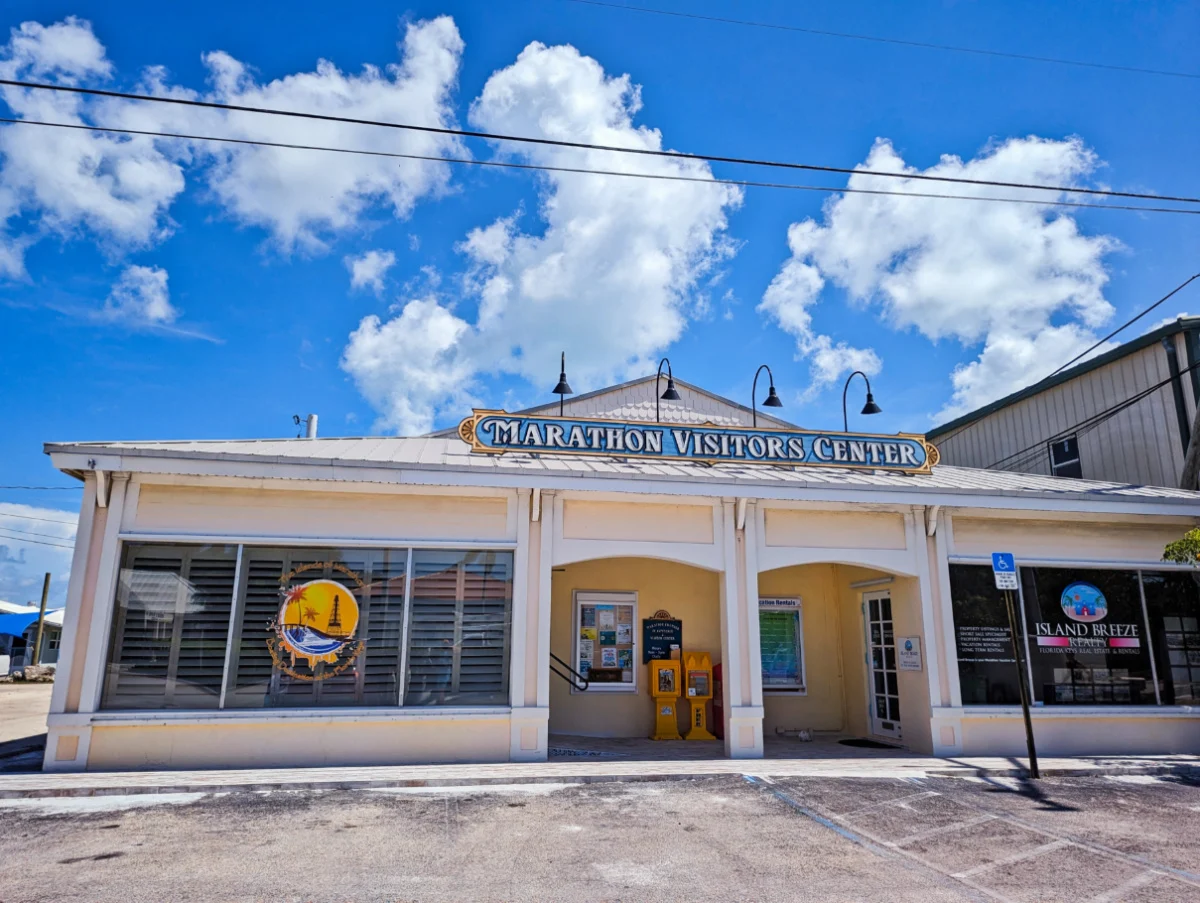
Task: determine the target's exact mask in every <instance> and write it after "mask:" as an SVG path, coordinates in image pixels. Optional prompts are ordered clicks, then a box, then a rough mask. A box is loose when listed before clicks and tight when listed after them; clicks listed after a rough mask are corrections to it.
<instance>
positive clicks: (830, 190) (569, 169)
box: [0, 117, 1200, 216]
mask: <svg viewBox="0 0 1200 903" xmlns="http://www.w3.org/2000/svg"><path fill="white" fill-rule="evenodd" d="M5 123H6V124H9V125H36V126H44V127H47V128H62V129H78V130H83V131H89V132H111V133H113V134H118V135H139V136H143V137H149V138H170V139H183V140H188V141H213V142H218V143H224V144H238V145H250V146H254V147H270V148H282V149H289V150H304V151H323V152H327V153H335V154H361V155H364V156H370V157H392V158H397V159H402V160H425V161H429V162H434V163H455V164H460V165H466V166H481V167H497V168H501V169H517V170H534V171H538V172H563V173H577V174H583V175H599V176H616V177H621V178H631V179H651V180H660V181H667V182H695V183H699V184H703V185H732V186H736V187H740V188H772V189H786V190H792V191H815V192H820V193H823V194H865V195H882V196H886V197H909V198H928V199H934V200H949V201H987V202H991V203H998V204H1032V205H1035V206H1039V207H1071V208H1090V209H1095V210H1125V211H1136V212H1141V213H1180V214H1185V215H1190V216H1196V215H1200V208H1197V209H1196V210H1187V209H1184V208H1182V207H1149V206H1146V205H1143V204H1092V203H1088V202H1086V201H1052V200H1039V199H1038V198H1006V197H989V196H982V195H971V194H935V193H931V192H922V191H888V190H886V189H882V188H850V187H839V186H824V185H797V184H795V183H792V182H760V181H752V180H747V179H718V178H716V177H712V176H709V177H705V176H684V175H671V174H668V173H643V172H624V171H621V170H612V169H593V168H586V167H574V166H549V165H545V164H540V163H513V162H510V161H504V160H473V159H470V158H465V157H440V156H435V155H431V154H405V153H400V152H399V151H378V150H368V149H365V148H346V147H330V146H328V145H319V144H296V143H293V142H286V141H261V140H258V139H253V138H229V137H223V136H214V135H193V134H187V133H183V132H156V131H151V130H148V129H126V128H116V127H112V126H100V125H88V124H86V123H78V122H46V121H44V120H39V119H16V118H11V117H0V124H5Z"/></svg>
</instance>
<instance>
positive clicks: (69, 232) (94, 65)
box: [0, 16, 466, 277]
mask: <svg viewBox="0 0 1200 903" xmlns="http://www.w3.org/2000/svg"><path fill="white" fill-rule="evenodd" d="M399 49H400V53H401V59H400V61H399V62H398V63H395V64H392V65H389V66H387V67H385V68H384V69H380V68H378V67H376V66H365V67H363V69H362V70H361V71H360V72H359V73H358V74H347V73H343V72H342V71H340V70H339V69H338V68H337V67H336V66H334V65H333V64H332V63H330V62H328V61H326V60H321V61H318V63H317V65H316V68H315V70H314V71H311V72H298V73H294V74H291V75H287V76H284V77H282V78H278V79H275V80H273V81H270V82H267V83H265V84H259V83H258V82H257V81H256V80H255V78H254V77H253V75H252V73H251V69H250V67H249V66H248V65H247V64H245V63H243V62H241V61H239V60H236V59H234V58H233V57H232V56H230V55H229V54H228V53H225V52H223V51H219V50H218V51H214V52H212V53H209V54H207V55H205V57H204V63H205V65H206V67H207V69H208V72H209V76H210V90H209V91H207V92H197V91H194V90H191V89H188V88H184V87H180V86H177V85H172V84H170V83H169V82H168V77H167V73H166V71H165V70H164V69H162V68H161V67H151V68H149V69H147V70H146V71H145V72H144V73H143V75H142V79H141V84H140V85H138V89H139V90H141V91H144V92H149V93H155V94H160V95H171V96H177V97H183V98H202V99H207V100H216V101H221V102H228V103H234V104H243V105H250V106H259V107H266V108H272V107H273V108H278V109H295V110H304V111H310V112H315V113H323V114H329V115H336V116H346V117H356V118H366V119H375V120H385V121H390V122H402V123H412V124H416V125H425V126H452V125H453V124H454V115H453V108H452V92H453V90H454V88H455V85H456V80H457V76H458V68H459V63H460V59H461V56H462V51H463V42H462V38H461V37H460V36H459V33H458V29H457V28H456V27H455V25H454V22H453V20H452V19H450V18H449V17H447V16H442V17H439V18H436V19H433V20H430V21H424V22H416V23H413V24H410V25H408V26H407V27H406V30H405V33H404V37H403V40H402V42H401V44H400V48H399ZM0 75H2V76H3V77H6V78H33V79H41V80H53V81H58V82H61V83H65V84H74V83H78V82H80V81H83V80H86V81H87V82H88V83H89V84H98V83H102V82H103V81H104V80H105V79H108V78H110V77H111V76H112V75H113V66H112V64H111V62H110V61H109V60H108V59H107V57H106V53H105V48H104V46H103V44H101V43H100V41H99V39H98V38H97V37H96V35H95V34H94V33H93V31H92V26H91V24H90V23H88V22H86V21H83V20H80V19H75V18H68V19H65V20H64V21H62V22H59V23H56V24H54V25H49V26H44V25H41V24H39V23H37V22H26V23H24V24H22V25H20V26H19V27H18V28H15V29H13V30H12V36H11V39H10V41H9V42H8V43H7V44H6V45H4V46H3V47H0ZM0 97H2V98H3V100H4V102H5V103H6V104H7V105H8V106H9V108H10V110H11V112H12V114H13V115H15V116H17V117H19V118H25V119H38V120H47V121H52V122H62V123H72V124H100V125H112V126H115V127H120V128H131V129H144V130H149V131H171V132H183V133H189V134H201V135H203V134H208V135H220V136H226V137H233V138H240V139H250V140H267V141H275V142H293V143H299V144H311V145H329V146H336V147H353V148H362V149H367V150H387V151H398V152H401V153H411V154H419V155H426V156H440V155H444V154H446V153H449V152H453V153H454V154H455V155H458V156H462V155H465V153H466V152H465V150H464V149H463V148H462V147H461V146H460V144H459V142H458V141H457V140H456V139H454V138H453V137H450V136H443V135H434V134H429V133H421V132H407V131H400V130H395V129H384V128H371V127H367V126H356V125H349V124H339V123H332V122H320V121H314V120H302V119H295V118H289V117H280V116H267V115H258V114H248V113H225V112H222V111H219V110H202V109H197V108H189V107H180V106H172V105H167V104H153V103H135V102H128V101H121V100H117V99H112V98H85V97H82V96H79V95H69V94H57V93H53V92H49V91H36V90H22V89H17V88H4V89H2V90H0ZM0 161H2V166H0V276H9V277H20V276H23V275H24V273H25V270H24V254H25V250H26V249H27V248H28V247H29V246H30V245H31V244H33V243H34V242H36V241H37V240H38V239H40V238H42V237H44V236H46V235H57V236H60V237H62V238H66V239H71V238H78V237H84V238H89V239H92V240H95V241H97V242H98V243H99V244H100V245H101V246H102V247H103V248H104V250H105V251H106V253H108V255H109V256H110V257H112V258H119V257H120V256H122V255H124V254H126V253H128V252H129V251H131V250H137V249H144V248H146V247H150V246H152V245H154V244H156V243H158V242H160V241H161V240H163V239H164V238H165V237H166V236H168V235H169V234H170V233H171V231H172V229H173V227H174V224H173V223H172V222H171V220H170V219H169V216H168V213H169V209H170V207H171V204H172V203H173V201H174V200H175V198H176V197H177V196H178V195H179V194H180V193H181V192H182V191H183V190H184V188H185V173H187V174H189V175H194V176H195V177H196V178H197V179H199V180H202V182H203V183H204V184H205V185H206V186H207V188H208V196H209V199H210V200H213V201H215V202H216V203H217V204H219V205H220V206H221V207H222V208H223V209H224V210H225V211H226V212H227V213H228V214H229V215H230V216H231V217H232V218H233V219H235V220H236V221H237V222H239V223H241V224H243V225H250V226H256V227H261V228H263V229H265V230H266V231H267V232H268V234H269V235H270V238H271V240H272V242H273V244H274V245H275V246H276V247H278V248H279V249H280V250H282V251H284V252H285V253H286V252H290V251H292V250H294V249H296V248H300V249H304V250H307V251H321V250H324V249H325V248H326V245H327V242H328V241H329V240H330V239H331V238H333V237H336V236H337V235H339V234H341V233H344V232H346V231H349V230H352V229H354V228H356V227H359V226H362V225H363V224H364V222H365V221H366V220H367V219H368V218H369V217H370V216H371V214H372V213H373V212H374V211H377V210H380V209H383V210H388V211H390V213H391V214H392V215H393V216H395V217H397V218H404V217H407V216H408V214H409V213H410V212H411V210H412V208H413V205H414V204H415V203H416V202H417V201H418V200H420V199H421V198H424V197H429V196H433V195H437V194H439V193H442V192H444V191H446V190H447V186H448V183H449V178H450V176H449V169H448V167H447V166H446V164H442V163H437V162H433V161H422V160H401V159H394V158H386V157H365V156H361V157H360V156H351V155H344V154H338V155H335V154H326V153H320V152H316V151H301V150H287V149H282V148H262V147H250V146H237V145H228V144H226V145H222V144H217V143H213V142H200V141H197V142H190V141H186V140H181V139H156V138H152V137H144V136H128V135H124V136H122V135H112V134H105V133H100V132H85V131H71V130H66V129H49V128H41V127H33V126H20V125H10V126H6V127H4V128H0ZM24 218H27V219H28V223H29V225H26V224H25V219H24Z"/></svg>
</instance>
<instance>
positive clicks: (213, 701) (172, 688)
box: [101, 544, 237, 709]
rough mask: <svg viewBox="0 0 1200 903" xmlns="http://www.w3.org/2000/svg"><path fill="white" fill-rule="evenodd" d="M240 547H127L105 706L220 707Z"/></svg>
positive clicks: (135, 545)
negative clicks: (238, 548)
mask: <svg viewBox="0 0 1200 903" xmlns="http://www.w3.org/2000/svg"><path fill="white" fill-rule="evenodd" d="M236 568H237V549H236V547H235V546H167V545H148V544H130V545H128V546H126V548H125V551H124V556H123V562H122V567H121V572H120V576H119V578H118V586H117V604H116V606H115V611H114V621H113V630H112V638H111V643H110V651H109V659H108V661H109V663H108V669H107V671H106V674H105V681H104V690H103V692H102V694H101V708H105V709H146V708H152V709H162V708H194V709H210V708H211V709H215V708H217V707H218V705H219V704H220V694H221V679H222V673H223V670H224V665H225V644H226V639H227V632H228V628H229V617H230V611H231V609H232V605H233V591H234V579H235V572H236Z"/></svg>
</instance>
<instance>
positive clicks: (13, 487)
mask: <svg viewBox="0 0 1200 903" xmlns="http://www.w3.org/2000/svg"><path fill="white" fill-rule="evenodd" d="M82 488H83V486H0V489H31V490H36V491H38V492H41V491H43V490H52V489H70V490H74V491H78V490H80V489H82Z"/></svg>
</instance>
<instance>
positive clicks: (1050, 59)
mask: <svg viewBox="0 0 1200 903" xmlns="http://www.w3.org/2000/svg"><path fill="white" fill-rule="evenodd" d="M567 2H568V3H577V4H580V5H583V6H602V7H606V8H608V9H623V10H628V11H630V12H639V13H651V14H653V15H657V16H674V17H676V18H680V19H697V20H701V21H704V22H719V23H722V24H725V25H743V26H746V27H749V28H769V29H775V30H778V31H793V32H800V33H803V34H811V35H819V36H821V37H827V38H844V39H848V40H854V41H871V42H874V43H876V44H895V45H899V46H901V47H919V48H921V49H924V50H948V51H952V52H954V53H972V54H978V55H980V56H995V57H1004V58H1006V59H1013V60H1025V61H1027V62H1035V63H1055V64H1058V65H1062V66H1084V67H1086V68H1089V69H1109V70H1112V71H1115V72H1135V73H1138V74H1140V75H1166V76H1170V77H1171V78H1193V79H1200V74H1198V73H1194V72H1177V71H1174V70H1171V69H1149V68H1144V67H1142V66H1122V65H1119V64H1117V63H1094V62H1091V61H1088V60H1071V59H1066V58H1064V57H1054V56H1038V55H1036V54H1031V53H1014V52H1011V51H1005V50H986V49H984V48H982V47H964V46H962V45H958V44H936V43H932V42H929V41H913V40H908V39H905V38H888V37H881V36H879V35H866V34H856V33H854V32H848V31H831V30H829V29H824V28H807V27H804V26H800V25H784V24H782V23H778V22H756V21H753V20H751V19H733V18H729V17H726V16H709V15H704V14H702V13H687V12H680V11H678V10H670V9H655V8H653V7H649V6H627V5H625V4H623V3H606V2H604V0H567Z"/></svg>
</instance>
